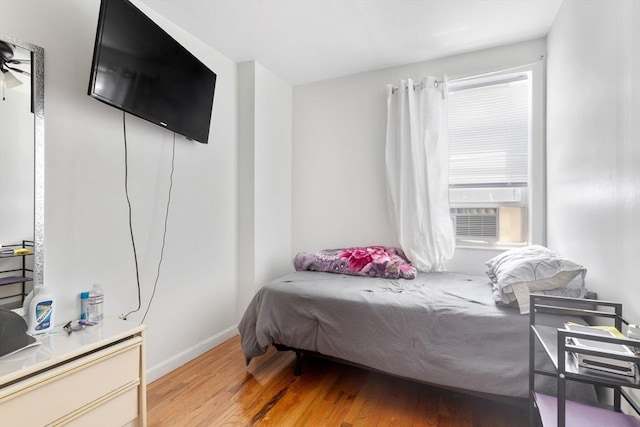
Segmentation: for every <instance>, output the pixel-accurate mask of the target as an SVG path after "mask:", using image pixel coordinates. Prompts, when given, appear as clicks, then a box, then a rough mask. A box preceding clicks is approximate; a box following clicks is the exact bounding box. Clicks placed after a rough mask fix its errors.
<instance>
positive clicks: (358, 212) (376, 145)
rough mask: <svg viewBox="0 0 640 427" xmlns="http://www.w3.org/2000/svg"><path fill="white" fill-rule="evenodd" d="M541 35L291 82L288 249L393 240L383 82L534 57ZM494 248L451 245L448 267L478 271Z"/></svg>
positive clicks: (542, 49) (542, 48)
mask: <svg viewBox="0 0 640 427" xmlns="http://www.w3.org/2000/svg"><path fill="white" fill-rule="evenodd" d="M545 53H546V43H545V40H544V39H540V40H533V41H529V42H523V43H518V44H514V45H509V46H505V47H500V48H494V49H488V50H483V51H478V52H473V53H468V54H464V55H457V56H452V57H448V58H442V59H438V60H432V61H427V62H421V63H415V64H409V65H404V66H399V67H394V68H388V69H384V70H378V71H373V72H368V73H363V74H357V75H353V76H348V77H344V78H338V79H333V80H327V81H323V82H319V83H314V84H309V85H304V86H297V87H295V88H294V92H293V95H294V96H293V100H294V101H293V102H294V110H293V111H294V116H293V117H294V119H293V139H294V145H293V244H292V249H293V251H294V253H295V252H299V251H316V250H320V249H325V248H335V247H345V246H352V245H368V244H391V245H392V244H395V243H394V237H393V235H392V230H391V228H390V225H389V217H388V211H387V204H386V191H387V189H386V181H385V175H384V143H385V141H384V139H385V129H386V89H385V87H386V85H387V84H388V83H392V84H397V83H398V82H399V81H400V80H401V79H406V78H408V77H411V78H413V79H414V80H420V79H422V78H423V77H425V76H427V75H435V76H442V75H443V74H444V73H447V74H448V75H449V77H450V78H455V77H462V76H465V75H471V74H479V73H483V72H489V71H495V70H499V69H505V68H510V67H515V66H519V65H523V64H529V63H533V62H536V61H538V60H539V59H540V57H541V56H543V55H545ZM495 254H496V252H495V251H487V250H482V249H480V250H478V249H469V250H461V249H459V250H457V251H456V255H455V257H454V259H453V260H452V261H451V262H450V263H448V265H447V268H448V269H449V270H454V271H460V272H467V273H472V274H484V271H485V266H484V264H483V263H484V261H486V260H488V259H490V258H491V257H492V256H494V255H495Z"/></svg>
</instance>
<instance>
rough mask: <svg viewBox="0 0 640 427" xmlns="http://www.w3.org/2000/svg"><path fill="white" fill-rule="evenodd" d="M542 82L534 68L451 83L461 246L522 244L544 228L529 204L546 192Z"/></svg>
mask: <svg viewBox="0 0 640 427" xmlns="http://www.w3.org/2000/svg"><path fill="white" fill-rule="evenodd" d="M538 87H539V88H541V85H540V84H536V81H535V80H534V70H533V68H532V67H527V68H523V69H520V70H515V71H510V72H504V73H492V74H490V75H483V76H477V77H470V78H464V79H457V80H451V81H449V83H448V86H447V90H448V114H449V199H450V202H451V217H452V220H453V221H454V227H455V230H456V239H457V245H458V246H475V247H478V246H479V247H510V246H519V245H525V244H529V243H530V242H532V240H536V239H535V238H534V237H535V235H536V234H539V233H540V231H541V226H540V225H539V224H540V222H539V221H541V219H542V216H543V215H538V216H540V218H539V219H538V220H537V221H533V220H532V215H533V216H535V215H536V212H534V211H535V210H532V209H531V207H532V201H533V200H534V197H533V196H534V193H535V195H537V196H536V198H539V195H538V194H539V193H540V191H541V190H542V189H541V188H540V189H537V188H535V187H536V186H537V185H536V184H537V182H538V181H539V180H540V177H541V176H542V172H541V171H542V169H541V163H542V155H541V153H542V152H543V151H542V148H541V147H542V142H541V141H536V140H537V139H540V138H541V134H542V132H541V131H540V130H538V129H537V128H536V126H541V123H542V122H541V112H540V113H538V112H537V111H536V107H537V105H536V104H537V102H538V101H537V100H538V99H541V89H538V90H539V91H540V94H538V95H535V94H534V90H536V88H538ZM534 101H535V102H534ZM540 111H541V110H540ZM537 115H539V116H540V117H537ZM534 145H536V146H539V148H538V149H536V150H534V149H533V147H534ZM538 152H539V153H538ZM534 159H536V162H533V161H532V160H534ZM538 175H539V176H540V177H538ZM534 177H536V178H535V179H534ZM540 187H541V185H540ZM534 229H535V230H534ZM537 240H539V239H537Z"/></svg>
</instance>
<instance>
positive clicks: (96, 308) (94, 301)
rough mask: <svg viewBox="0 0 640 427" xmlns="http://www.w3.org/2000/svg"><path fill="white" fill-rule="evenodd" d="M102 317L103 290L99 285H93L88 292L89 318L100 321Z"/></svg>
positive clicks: (91, 320)
mask: <svg viewBox="0 0 640 427" xmlns="http://www.w3.org/2000/svg"><path fill="white" fill-rule="evenodd" d="M103 318H104V292H103V291H102V288H101V287H100V285H98V284H95V285H93V289H91V291H90V292H89V318H88V319H87V320H89V321H90V322H94V323H101V322H102V319H103Z"/></svg>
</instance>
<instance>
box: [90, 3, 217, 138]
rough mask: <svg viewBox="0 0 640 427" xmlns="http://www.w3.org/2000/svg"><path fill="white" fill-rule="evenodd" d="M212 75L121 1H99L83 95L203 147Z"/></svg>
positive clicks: (133, 8)
mask: <svg viewBox="0 0 640 427" xmlns="http://www.w3.org/2000/svg"><path fill="white" fill-rule="evenodd" d="M215 86H216V74H215V73H214V72H213V71H211V70H210V69H209V68H208V67H207V66H206V65H204V64H203V63H202V62H200V61H199V60H198V59H197V58H196V57H195V56H193V55H192V54H191V53H190V52H189V51H188V50H186V49H185V48H184V47H182V46H181V45H180V44H179V43H178V42H177V41H176V40H174V39H173V38H172V37H171V36H170V35H169V34H167V33H166V32H165V31H164V30H163V29H162V28H160V27H159V26H158V25H157V24H156V23H155V22H153V21H152V20H151V19H150V18H149V17H148V16H146V15H145V14H144V13H142V11H140V10H139V9H138V8H137V7H135V6H134V5H133V4H131V3H130V2H129V1H127V0H102V1H101V4H100V15H99V18H98V30H97V33H96V42H95V47H94V52H93V64H92V66H91V78H90V81H89V92H88V93H89V95H90V96H92V97H94V98H96V99H98V100H100V101H102V102H104V103H106V104H109V105H112V106H114V107H116V108H119V109H121V110H123V111H126V112H128V113H131V114H133V115H135V116H138V117H141V118H143V119H145V120H148V121H150V122H151V123H154V124H157V125H160V126H162V127H165V128H167V129H170V130H172V131H174V132H176V133H179V134H180V135H184V136H185V137H186V138H188V139H193V140H195V141H198V142H202V143H205V144H206V143H207V142H208V140H209V127H210V123H211V112H212V108H213V95H214V92H215Z"/></svg>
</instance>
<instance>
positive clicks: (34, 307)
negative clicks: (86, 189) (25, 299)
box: [27, 286, 55, 335]
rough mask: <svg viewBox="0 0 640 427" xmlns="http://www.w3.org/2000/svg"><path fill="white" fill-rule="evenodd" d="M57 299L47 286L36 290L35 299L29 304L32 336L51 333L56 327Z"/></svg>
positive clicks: (29, 322) (29, 321)
mask: <svg viewBox="0 0 640 427" xmlns="http://www.w3.org/2000/svg"><path fill="white" fill-rule="evenodd" d="M54 309H55V298H54V296H53V294H52V293H50V292H49V291H48V290H47V288H46V287H45V286H42V287H40V288H38V289H34V292H33V299H32V300H31V302H30V303H29V311H28V317H27V319H28V321H27V324H28V326H29V330H28V332H29V333H30V334H31V335H35V334H42V333H44V332H49V331H51V330H52V329H53V327H54V325H55V324H54Z"/></svg>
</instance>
